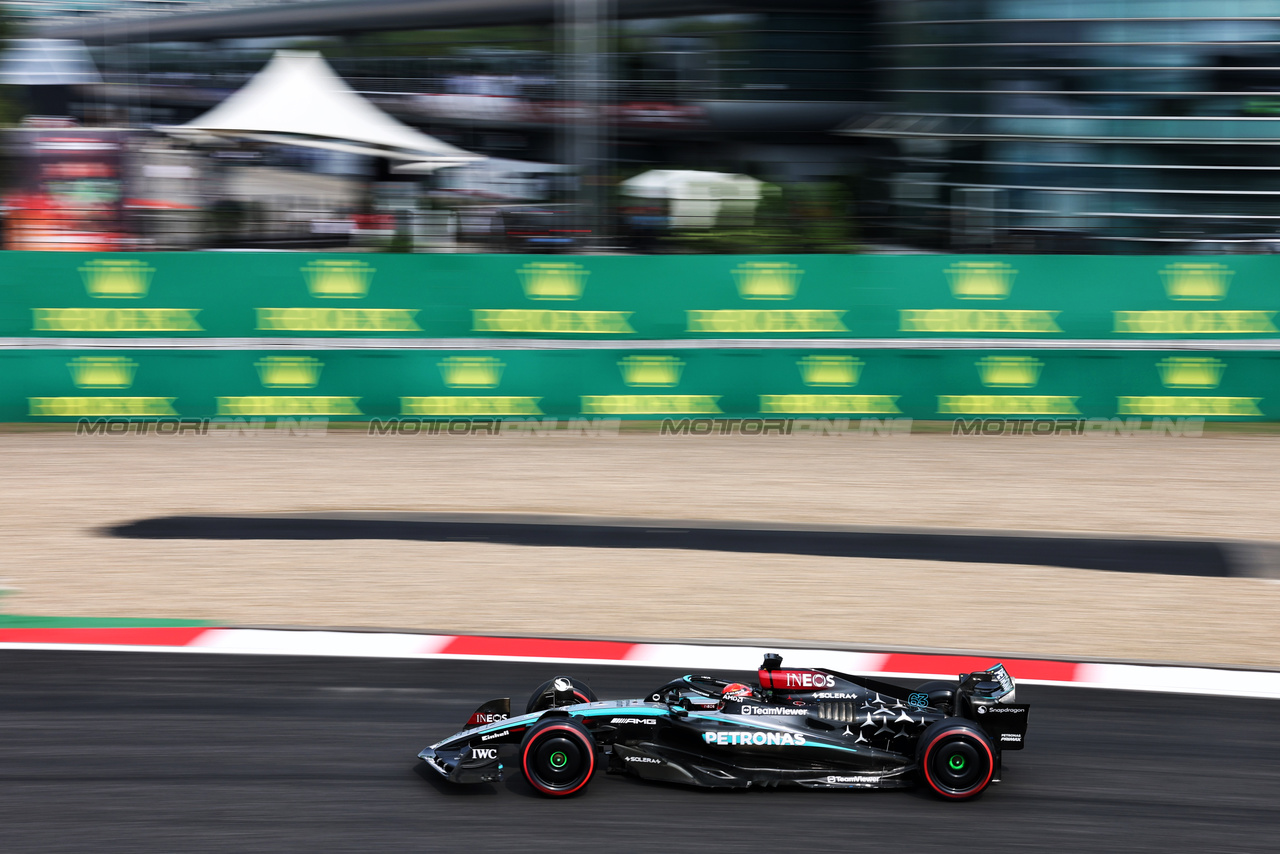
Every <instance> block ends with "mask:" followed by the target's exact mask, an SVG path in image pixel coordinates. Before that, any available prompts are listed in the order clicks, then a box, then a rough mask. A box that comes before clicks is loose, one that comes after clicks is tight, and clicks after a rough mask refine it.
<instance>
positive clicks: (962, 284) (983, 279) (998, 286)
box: [944, 261, 1018, 299]
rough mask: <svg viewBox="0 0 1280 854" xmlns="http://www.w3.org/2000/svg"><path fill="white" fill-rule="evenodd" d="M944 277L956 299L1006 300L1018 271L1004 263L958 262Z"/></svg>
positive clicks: (946, 271)
mask: <svg viewBox="0 0 1280 854" xmlns="http://www.w3.org/2000/svg"><path fill="white" fill-rule="evenodd" d="M944 275H945V276H946V277H947V284H948V285H950V286H951V295H952V296H953V297H955V298H956V299H1006V298H1008V296H1009V291H1010V290H1012V289H1013V277H1014V276H1016V275H1018V271H1017V270H1015V269H1014V268H1013V267H1010V266H1009V265H1008V264H1006V263H1004V262H1003V261H957V262H956V263H955V264H952V265H951V266H950V267H948V268H947V269H946V270H945V271H944Z"/></svg>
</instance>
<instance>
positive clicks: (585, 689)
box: [524, 676, 596, 715]
mask: <svg viewBox="0 0 1280 854" xmlns="http://www.w3.org/2000/svg"><path fill="white" fill-rule="evenodd" d="M595 701H596V692H595V691H592V690H591V686H590V685H588V684H587V683H586V682H583V681H582V680H581V679H574V678H573V677H572V676H557V677H556V678H555V679H548V680H547V681H546V682H543V683H542V684H541V685H539V686H538V687H537V688H535V689H534V691H533V694H532V695H530V697H529V702H528V704H527V705H526V706H525V707H524V713H525V714H526V715H531V714H533V713H534V712H543V711H546V710H547V709H554V708H556V707H557V706H572V705H574V704H575V703H594V702H595Z"/></svg>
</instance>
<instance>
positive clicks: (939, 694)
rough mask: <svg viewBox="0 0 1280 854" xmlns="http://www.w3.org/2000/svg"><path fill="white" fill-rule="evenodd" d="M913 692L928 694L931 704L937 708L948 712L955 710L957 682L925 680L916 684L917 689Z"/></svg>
mask: <svg viewBox="0 0 1280 854" xmlns="http://www.w3.org/2000/svg"><path fill="white" fill-rule="evenodd" d="M913 693H916V694H928V695H929V705H930V706H933V707H934V708H935V709H943V710H945V711H946V712H947V713H948V714H951V713H952V712H953V711H954V710H955V699H956V683H955V682H925V683H924V684H922V685H918V686H916V690H915V691H914V692H913Z"/></svg>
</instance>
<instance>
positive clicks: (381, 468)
mask: <svg viewBox="0 0 1280 854" xmlns="http://www.w3.org/2000/svg"><path fill="white" fill-rule="evenodd" d="M1277 470H1280V438H1277V437H1269V436H1219V437H1202V438H1170V437H1143V438H1119V437H1090V436H1059V437H972V436H970V437H950V436H945V435H913V436H897V437H885V436H828V437H818V436H810V437H777V436H772V437H733V436H730V437H661V436H657V435H652V434H626V433H624V434H622V435H620V436H613V437H569V436H545V437H493V436H470V437H461V436H459V437H449V436H437V437H424V436H398V437H392V436H382V437H370V436H365V435H362V434H359V433H355V432H351V433H345V432H336V431H331V432H330V433H329V434H328V435H325V436H315V435H312V436H287V435H270V434H266V435H259V436H193V435H184V436H161V437H157V436H147V437H138V436H114V437H103V436H96V437H76V436H74V435H72V434H70V433H66V432H35V433H7V434H2V435H0V478H2V480H0V484H2V488H0V555H2V556H0V584H4V585H6V586H8V587H11V588H14V590H12V591H11V592H10V593H9V595H7V596H6V597H5V598H4V599H0V609H2V610H3V611H4V612H5V613H17V614H30V615H51V616H53V615H56V616H86V617H90V616H93V617H96V616H115V617H165V618H189V619H198V620H209V621H214V622H217V623H220V624H225V625H290V626H343V627H367V628H401V629H430V630H438V631H443V632H463V633H492V634H521V633H530V634H539V635H564V636H591V637H620V638H646V639H659V638H699V639H724V640H728V639H745V638H769V639H787V640H795V641H806V642H817V643H822V642H826V643H841V644H861V645H868V646H873V647H880V648H891V647H903V646H911V647H941V648H948V649H969V650H983V651H992V652H997V653H1006V654H1015V653H1016V654H1024V655H1046V656H1065V657H1074V656H1080V657H1098V658H1116V659H1131V660H1153V661H1183V662H1202V663H1216V664H1236V665H1248V666H1265V667H1280V631H1277V628H1278V627H1280V582H1277V581H1273V580H1265V579H1255V578H1230V579H1220V578H1189V577H1173V576H1160V575H1136V574H1127V573H1115V572H1096V571H1089V570H1074V569H1060V568H1049V567H1035V566H1010V565H998V564H974V563H952V562H940V561H939V562H934V561H910V560H879V559H861V558H826V557H798V556H777V555H755V554H733V553H719V552H701V551H675V550H652V551H622V550H605V549H577V548H542V547H522V546H507V545H493V544H484V543H463V542H450V543H429V542H403V541H386V540H339V541H324V542H316V541H310V542H304V541H292V542H291V541H254V540H237V541H201V540H138V539H120V538H113V537H107V536H104V535H102V533H101V529H102V528H103V527H104V526H107V525H112V524H117V523H121V522H128V521H132V520H135V519H140V518H146V517H151V516H159V515H173V514H182V513H206V514H207V513H225V512H235V513H252V512H287V511H318V510H329V511H334V510H339V511H378V510H389V511H390V510H395V511H406V510H407V511H488V512H494V511H511V512H521V513H531V512H532V513H570V514H587V515H603V516H643V517H654V518H663V519H678V518H687V519H706V520H743V521H758V522H761V523H766V524H767V523H770V522H805V523H835V524H843V525H859V526H869V527H876V526H886V527H887V526H893V527H903V526H907V527H917V526H918V527H931V528H960V529H964V528H968V529H975V528H979V529H999V530H1007V531H1068V532H1105V533H1112V534H1137V535H1152V536H1165V535H1167V536H1175V537H1204V538H1211V539H1244V540H1264V541H1273V542H1274V541H1280V491H1278V490H1277V488H1276V471H1277Z"/></svg>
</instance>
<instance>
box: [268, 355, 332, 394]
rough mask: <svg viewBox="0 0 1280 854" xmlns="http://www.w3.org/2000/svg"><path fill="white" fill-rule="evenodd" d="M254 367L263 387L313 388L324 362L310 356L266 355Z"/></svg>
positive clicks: (317, 381)
mask: <svg viewBox="0 0 1280 854" xmlns="http://www.w3.org/2000/svg"><path fill="white" fill-rule="evenodd" d="M254 367H256V368H257V369H258V378H259V379H260V380H262V385H263V387H265V388H315V386H316V385H317V384H318V383H319V382H320V369H321V368H323V367H324V363H323V362H321V361H320V360H319V359H315V358H312V357H311V356H266V357H265V358H263V359H261V360H259V361H257V362H255V363H254Z"/></svg>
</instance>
